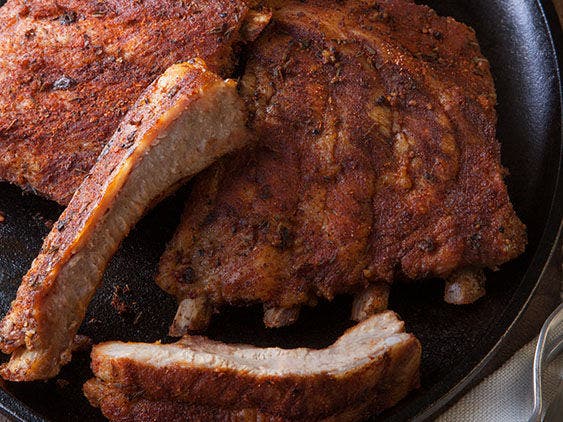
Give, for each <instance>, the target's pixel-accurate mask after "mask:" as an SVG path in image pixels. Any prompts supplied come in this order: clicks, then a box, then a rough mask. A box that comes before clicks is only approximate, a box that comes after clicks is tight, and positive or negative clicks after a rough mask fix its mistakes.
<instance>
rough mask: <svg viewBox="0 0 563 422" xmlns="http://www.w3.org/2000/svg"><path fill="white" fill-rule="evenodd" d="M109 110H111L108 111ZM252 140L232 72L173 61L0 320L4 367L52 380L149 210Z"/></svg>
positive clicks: (15, 374) (128, 119) (14, 374)
mask: <svg viewBox="0 0 563 422" xmlns="http://www.w3.org/2000/svg"><path fill="white" fill-rule="evenodd" d="M108 112H111V111H108ZM246 139H247V135H246V130H245V113H244V111H243V105H242V102H241V100H240V99H239V97H238V95H237V92H236V84H235V82H234V81H232V80H227V81H223V80H221V79H220V78H218V77H217V76H216V75H215V74H213V73H211V72H209V71H207V70H206V68H205V64H204V63H203V62H201V61H199V60H196V61H194V62H192V63H191V64H190V63H182V64H177V65H174V66H171V67H170V68H169V69H168V70H167V71H166V72H165V73H164V74H163V75H162V76H161V77H160V78H159V79H158V80H156V81H155V82H153V83H152V84H151V85H150V86H149V87H148V88H147V89H146V90H145V92H144V93H143V95H141V97H140V98H139V100H138V101H137V102H136V103H135V105H134V106H133V107H132V108H131V109H130V111H129V112H128V113H127V115H126V116H125V118H124V119H123V121H122V123H121V124H120V126H119V128H118V129H117V131H116V132H115V134H114V135H113V137H112V139H111V140H110V142H109V143H108V145H107V146H106V148H105V149H104V151H102V153H101V155H100V157H99V158H98V161H97V163H96V164H95V166H94V167H93V169H92V171H91V173H90V175H89V177H87V179H86V180H85V181H84V182H83V183H82V185H81V186H80V188H79V189H78V191H77V192H76V193H75V195H74V196H73V198H72V200H71V202H70V204H69V206H68V208H67V209H66V210H65V211H64V212H63V214H62V215H61V217H60V218H59V220H58V221H57V223H56V224H55V225H54V227H53V229H52V231H51V233H50V234H49V236H48V237H47V238H46V240H45V242H44V244H43V248H42V250H41V252H40V254H39V256H38V257H37V258H36V259H35V261H34V262H33V264H32V267H31V269H30V270H29V272H28V273H27V275H26V276H25V277H24V278H23V282H22V285H21V286H20V288H19V290H18V294H17V298H16V300H15V301H14V302H13V303H12V307H11V310H10V312H9V313H8V315H7V316H6V317H5V318H4V320H3V321H2V323H1V325H0V336H1V338H0V347H1V348H2V351H4V352H5V353H12V358H11V360H10V362H9V363H7V364H6V365H4V366H3V368H2V376H3V377H4V378H6V379H10V380H14V381H28V380H37V379H46V378H50V377H52V376H54V375H56V374H57V373H58V371H59V369H60V367H61V365H64V364H65V363H66V362H68V361H69V360H70V355H71V351H70V347H71V344H72V340H73V338H74V335H75V334H76V332H77V330H78V327H79V326H80V324H81V322H82V320H83V318H84V314H85V312H86V308H87V306H88V303H89V302H90V299H91V298H92V296H93V294H94V292H95V291H96V288H97V287H98V285H99V283H100V281H101V278H102V275H103V273H104V269H105V267H106V265H107V263H108V261H109V259H110V258H111V256H112V255H113V254H114V252H115V251H116V250H117V247H118V246H119V244H120V242H121V240H122V239H123V238H124V237H125V236H126V235H127V233H128V232H129V230H130V229H131V228H132V227H133V226H134V225H135V223H136V222H137V221H138V220H139V219H140V218H141V217H142V215H143V214H144V213H145V212H146V211H147V210H148V209H149V208H150V207H151V206H152V205H154V204H155V203H156V202H158V201H159V200H160V199H161V198H162V197H163V196H165V195H166V194H168V193H170V192H171V191H172V190H173V189H174V188H175V187H177V186H178V185H179V184H180V183H182V182H183V181H185V180H186V179H187V178H189V177H190V176H192V175H194V174H195V173H197V172H199V171H200V170H202V169H203V168H204V167H206V166H208V165H209V164H211V163H212V162H213V161H214V160H215V159H217V158H218V157H219V156H221V155H223V154H225V153H226V152H229V151H231V150H233V149H235V148H238V147H240V146H242V145H243V143H244V141H245V140H246Z"/></svg>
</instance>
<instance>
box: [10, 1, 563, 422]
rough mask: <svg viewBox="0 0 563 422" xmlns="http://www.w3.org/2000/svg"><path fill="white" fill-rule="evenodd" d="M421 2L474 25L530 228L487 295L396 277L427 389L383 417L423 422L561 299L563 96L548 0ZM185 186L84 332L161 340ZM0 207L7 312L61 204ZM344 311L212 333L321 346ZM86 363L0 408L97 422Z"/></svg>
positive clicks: (241, 316)
mask: <svg viewBox="0 0 563 422" xmlns="http://www.w3.org/2000/svg"><path fill="white" fill-rule="evenodd" d="M2 3H3V1H2V0H0V5H1V4H2ZM420 3H424V4H428V5H430V6H431V7H433V8H435V9H436V10H437V11H438V13H440V14H442V15H449V16H453V17H455V18H456V19H458V20H460V21H462V22H464V23H466V24H468V25H470V26H472V27H473V28H474V29H475V31H476V33H477V37H478V39H479V42H480V44H481V48H482V51H483V53H484V54H485V56H486V57H487V58H488V59H489V60H490V62H491V67H492V72H493V76H494V78H495V83H496V88H497V94H498V106H497V110H498V116H499V124H498V138H499V140H500V142H501V144H502V161H503V164H504V165H505V166H506V167H508V169H509V170H510V176H509V177H508V179H507V183H508V187H509V190H510V195H511V199H512V202H513V204H514V206H515V208H516V211H517V213H518V215H519V216H520V217H521V219H522V220H523V221H524V223H525V224H526V225H527V226H528V235H529V245H528V248H527V250H526V253H525V254H524V255H523V256H521V257H520V258H518V259H517V260H515V261H513V262H511V263H509V264H507V265H505V266H503V267H502V268H501V270H500V271H498V272H495V273H489V274H488V280H489V282H488V286H487V295H486V296H485V297H484V298H483V299H481V300H479V301H478V302H477V303H476V304H474V305H470V306H465V307H457V306H452V305H447V304H445V303H443V301H442V284H441V283H440V282H439V281H437V280H429V281H427V282H424V283H418V284H414V285H401V286H399V285H396V286H394V288H393V292H392V294H391V303H390V308H391V309H393V310H395V311H397V312H398V313H399V315H400V316H401V317H402V318H403V319H404V320H405V321H406V324H407V328H408V330H409V331H411V332H413V333H414V334H415V335H416V336H417V337H418V338H419V339H420V341H421V342H422V345H423V362H422V387H421V388H420V389H419V390H418V391H417V392H415V393H413V394H411V395H410V396H409V397H407V398H406V399H405V400H403V401H402V402H401V403H399V404H398V405H397V406H395V407H394V408H393V409H390V410H388V411H387V412H386V413H384V414H383V415H381V416H380V418H381V419H385V420H405V419H410V418H417V419H425V418H430V417H432V416H434V415H436V414H437V413H439V412H440V411H441V410H443V409H444V408H445V407H446V406H447V405H448V403H451V401H452V399H453V398H454V397H455V396H456V395H458V394H460V393H461V392H462V391H463V390H464V389H466V388H468V387H469V386H470V385H472V384H473V383H475V382H477V381H479V380H480V379H482V378H483V377H484V376H485V375H486V374H487V372H490V371H491V370H492V369H494V367H495V366H498V365H499V364H500V363H502V361H503V360H504V359H506V357H507V356H508V355H509V354H510V353H511V352H513V351H514V350H515V349H516V348H517V347H519V346H521V345H522V344H523V343H524V342H525V341H527V340H528V339H529V338H530V336H531V335H532V333H533V332H534V330H535V329H536V328H538V329H539V326H540V325H541V323H542V322H543V319H544V318H545V317H546V316H547V315H548V314H549V312H550V310H551V308H552V307H553V306H554V305H555V303H556V302H557V301H558V289H559V280H558V279H557V275H558V274H556V270H555V269H554V268H555V267H554V264H553V262H552V263H551V266H549V265H548V262H549V261H550V256H551V255H553V254H552V251H553V249H554V245H555V242H556V238H557V233H558V230H559V226H560V223H561V221H562V214H563V189H562V187H561V186H560V185H559V184H558V179H559V177H560V174H561V151H562V150H561V148H562V139H561V98H562V93H561V81H560V74H559V69H560V62H559V63H558V58H557V51H558V49H559V51H560V45H557V44H558V43H560V42H561V41H562V37H561V31H560V27H559V25H558V23H556V22H557V18H556V16H555V12H554V10H553V5H552V4H551V2H550V1H548V0H546V1H537V2H536V1H532V0H495V1H493V0H471V1H467V0H428V1H421V2H420ZM188 189H189V186H187V187H185V188H183V189H182V190H181V191H180V192H179V193H178V194H176V195H175V196H173V197H171V198H169V199H167V200H166V201H164V202H163V203H162V204H160V205H159V206H158V207H157V208H156V209H155V210H154V211H152V212H151V213H150V214H149V215H148V216H147V217H146V218H144V219H143V220H142V221H141V222H140V223H139V224H138V225H137V227H136V228H135V229H134V230H133V232H132V233H131V234H130V235H129V237H128V238H127V239H126V240H125V241H124V243H123V244H122V246H121V247H120V249H119V251H118V253H117V254H116V256H115V257H114V258H113V260H112V261H111V264H110V266H109V268H108V271H107V273H106V275H105V278H104V285H103V287H102V288H101V289H100V291H99V292H98V294H97V295H96V297H95V299H94V300H93V302H92V304H91V306H90V308H89V312H88V316H87V318H86V320H85V323H84V325H83V326H82V328H81V330H80V332H81V333H82V334H85V335H88V336H90V337H91V338H92V339H93V340H94V342H100V341H104V340H113V339H120V340H131V341H155V340H159V339H164V338H165V335H166V332H167V328H168V324H169V322H170V321H171V320H172V317H173V314H174V306H175V303H174V301H173V300H172V299H171V298H170V297H168V296H167V295H166V294H164V293H163V292H162V291H161V290H160V289H159V288H158V287H157V286H156V285H155V283H154V282H153V277H154V274H155V271H156V265H157V262H158V258H159V256H160V255H161V253H162V251H163V250H164V247H165V244H166V242H167V241H168V240H169V239H170V237H171V235H172V233H173V231H174V228H175V226H176V224H177V223H178V220H179V215H180V212H181V209H182V198H183V197H184V195H185V192H186V190H188ZM0 211H1V212H2V213H3V214H4V215H5V221H4V222H3V223H1V224H0V311H1V312H2V315H3V314H4V313H5V312H6V311H7V309H8V307H9V304H10V301H11V300H12V299H13V298H14V297H15V293H16V289H17V287H18V286H19V283H20V280H21V277H22V276H23V275H24V274H25V272H26V271H27V269H28V268H29V266H30V264H31V261H32V260H33V258H34V257H35V255H36V254H37V252H38V251H39V248H40V247H41V242H42V238H43V237H44V236H45V235H46V234H47V233H48V231H49V226H50V224H51V223H52V222H53V221H55V220H56V219H57V216H58V215H59V214H60V212H61V211H62V208H60V207H59V206H57V205H55V204H53V203H51V202H49V201H45V200H42V199H40V198H37V197H35V196H33V195H29V194H23V193H22V191H21V190H19V189H18V188H15V187H13V186H10V185H7V184H0ZM125 286H128V288H125ZM116 288H117V291H118V292H119V298H120V300H122V301H124V302H125V303H126V304H127V307H128V311H127V312H126V313H124V314H122V315H120V314H118V312H117V311H116V310H115V309H114V307H113V306H112V305H111V301H112V299H113V298H114V296H115V292H116ZM349 310H350V300H349V299H346V298H340V299H338V300H337V301H335V302H334V303H332V304H321V305H320V306H319V307H317V308H315V309H308V310H305V311H304V313H303V315H302V317H301V318H300V320H299V322H298V323H297V325H296V326H294V327H291V328H285V329H280V330H274V331H272V330H270V331H268V330H266V329H264V328H263V327H262V322H261V316H260V310H259V309H256V308H248V309H231V310H227V311H226V312H224V313H223V314H221V315H220V316H218V317H216V318H214V321H213V324H212V327H211V328H210V331H209V333H208V334H209V336H210V337H213V338H216V339H221V340H224V341H237V342H241V341H242V342H250V343H254V344H257V345H279V346H282V347H295V346H312V347H322V346H325V345H328V344H330V343H331V342H332V341H334V339H336V337H338V335H339V334H341V333H342V331H343V330H344V329H345V328H347V327H348V326H349V325H350V322H349V321H348V315H349ZM88 363H89V359H88V354H87V353H77V354H76V355H75V356H74V359H73V361H72V363H71V364H70V365H68V366H67V367H65V368H64V369H63V370H62V372H61V374H60V375H59V376H58V377H57V378H56V379H55V380H51V381H48V382H39V383H30V384H13V383H4V384H2V385H1V386H2V388H1V389H0V409H1V410H2V411H3V412H4V413H6V414H8V415H11V416H12V417H14V418H15V419H18V420H25V421H34V420H37V421H39V420H52V421H74V420H78V419H83V420H88V421H90V420H92V421H96V420H102V416H101V414H100V413H99V411H98V410H96V409H94V408H92V407H90V406H89V404H88V403H87V401H86V399H85V398H84V397H83V395H82V393H81V386H82V384H83V382H84V381H86V380H87V379H88V378H89V377H90V376H91V373H90V370H89V368H88ZM378 419H379V418H378Z"/></svg>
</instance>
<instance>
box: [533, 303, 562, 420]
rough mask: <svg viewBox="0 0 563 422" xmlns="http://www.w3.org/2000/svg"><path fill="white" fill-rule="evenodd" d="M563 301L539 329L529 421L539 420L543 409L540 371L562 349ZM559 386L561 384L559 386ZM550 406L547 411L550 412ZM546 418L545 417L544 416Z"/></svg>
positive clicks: (556, 403) (557, 403)
mask: <svg viewBox="0 0 563 422" xmlns="http://www.w3.org/2000/svg"><path fill="white" fill-rule="evenodd" d="M562 324H563V303H562V304H560V305H559V306H558V307H557V309H556V310H555V311H553V313H552V314H551V315H550V316H549V317H548V318H547V320H546V321H545V323H544V324H543V327H542V329H541V331H540V335H539V338H538V344H537V346H536V354H535V356H534V380H533V389H534V408H533V411H532V416H531V417H530V419H529V422H541V421H542V414H543V409H544V404H543V399H542V372H543V367H544V366H545V365H547V364H549V362H551V361H552V360H553V359H555V358H556V357H557V355H559V353H561V352H562V351H563V329H562ZM553 333H555V335H554V339H553V341H549V335H550V334H553ZM560 388H561V386H560ZM560 396H561V392H559V393H558V394H557V396H556V397H555V402H554V403H552V406H553V405H555V406H558V405H560V404H561V403H559V401H560V400H559V397H560ZM552 406H550V409H549V412H548V413H552V409H551V407H552ZM546 419H547V418H546Z"/></svg>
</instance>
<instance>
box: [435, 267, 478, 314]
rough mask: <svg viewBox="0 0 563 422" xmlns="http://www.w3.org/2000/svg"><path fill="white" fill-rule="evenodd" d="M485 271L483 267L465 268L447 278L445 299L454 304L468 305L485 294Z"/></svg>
mask: <svg viewBox="0 0 563 422" xmlns="http://www.w3.org/2000/svg"><path fill="white" fill-rule="evenodd" d="M485 280H486V279H485V273H484V272H483V270H482V269H480V268H479V269H476V268H471V269H464V270H460V271H457V272H456V273H454V274H452V275H451V276H450V278H448V279H447V280H446V285H445V288H444V300H445V301H446V302H447V303H451V304H454V305H468V304H470V303H473V302H475V301H476V300H477V299H479V298H481V297H483V296H485V293H486V291H485Z"/></svg>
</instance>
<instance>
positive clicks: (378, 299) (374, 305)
mask: <svg viewBox="0 0 563 422" xmlns="http://www.w3.org/2000/svg"><path fill="white" fill-rule="evenodd" d="M388 301H389V285H388V284H387V283H384V282H381V283H374V284H370V285H369V286H368V287H367V288H366V289H365V290H363V291H362V292H360V293H359V294H358V295H356V297H355V298H354V303H353V304H352V319H353V320H354V321H363V320H364V319H366V318H368V317H369V316H370V315H373V314H375V313H377V312H381V311H384V310H385V309H387V302H388Z"/></svg>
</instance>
